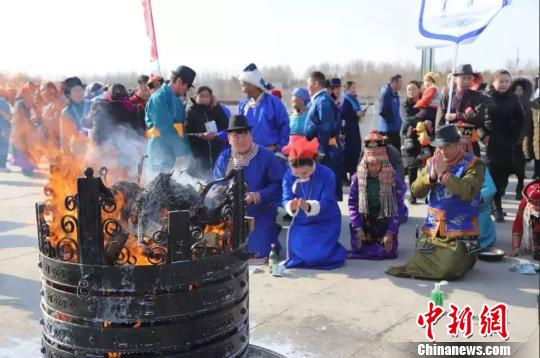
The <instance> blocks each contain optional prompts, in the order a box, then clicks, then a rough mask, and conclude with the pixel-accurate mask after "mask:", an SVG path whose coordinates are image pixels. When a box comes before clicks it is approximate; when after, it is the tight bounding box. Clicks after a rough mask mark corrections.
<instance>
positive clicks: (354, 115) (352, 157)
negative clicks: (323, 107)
mask: <svg viewBox="0 0 540 358" xmlns="http://www.w3.org/2000/svg"><path fill="white" fill-rule="evenodd" d="M365 115H366V112H365V110H364V111H362V106H361V105H360V102H359V101H358V97H357V95H356V83H355V82H353V81H347V83H346V85H345V93H344V94H343V100H342V104H341V108H340V117H341V119H342V133H343V135H344V136H345V149H344V150H343V154H344V156H345V173H346V174H349V180H350V179H351V178H352V176H353V175H354V173H356V166H357V165H358V162H359V160H360V152H361V151H362V138H361V135H360V124H359V121H360V119H362V118H363V117H364V116H365Z"/></svg>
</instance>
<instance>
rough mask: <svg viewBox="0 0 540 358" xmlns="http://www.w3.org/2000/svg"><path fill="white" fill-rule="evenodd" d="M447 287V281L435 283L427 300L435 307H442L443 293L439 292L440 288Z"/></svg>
mask: <svg viewBox="0 0 540 358" xmlns="http://www.w3.org/2000/svg"><path fill="white" fill-rule="evenodd" d="M444 285H448V281H444V280H443V281H441V282H437V283H436V284H435V288H434V289H433V291H431V295H430V296H429V298H430V299H431V300H432V301H433V303H435V304H436V305H437V306H441V307H443V304H444V292H443V290H441V286H444Z"/></svg>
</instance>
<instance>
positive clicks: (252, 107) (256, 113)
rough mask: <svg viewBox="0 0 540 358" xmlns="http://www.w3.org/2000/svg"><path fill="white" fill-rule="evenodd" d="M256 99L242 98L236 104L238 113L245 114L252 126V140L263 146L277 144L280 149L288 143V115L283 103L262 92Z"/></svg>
mask: <svg viewBox="0 0 540 358" xmlns="http://www.w3.org/2000/svg"><path fill="white" fill-rule="evenodd" d="M261 96H262V97H261V98H259V99H258V100H257V101H253V100H250V99H244V100H243V101H242V102H240V103H239V104H238V113H240V114H243V115H244V116H246V119H247V121H248V123H249V125H251V126H252V127H253V129H252V130H251V133H252V134H253V141H254V142H255V143H257V144H258V145H261V146H263V147H265V148H266V147H269V146H273V145H277V147H278V150H281V148H283V147H284V146H286V145H287V143H289V134H290V129H289V115H288V114H287V109H286V108H285V105H284V104H283V103H282V102H281V100H280V99H279V98H277V97H276V96H272V95H270V94H266V93H263V94H261Z"/></svg>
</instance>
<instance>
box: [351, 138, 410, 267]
mask: <svg viewBox="0 0 540 358" xmlns="http://www.w3.org/2000/svg"><path fill="white" fill-rule="evenodd" d="M364 141H365V147H364V148H365V149H364V156H363V158H362V160H361V161H360V164H359V165H358V170H357V173H356V174H354V175H353V178H352V183H351V192H350V194H349V215H350V217H351V225H350V229H351V252H350V253H349V258H351V259H371V260H380V259H394V258H396V257H397V247H398V232H399V213H398V210H397V208H398V207H399V202H400V201H401V202H402V201H403V195H400V194H399V193H400V191H399V190H396V188H401V187H402V186H403V179H402V177H401V175H396V173H395V171H394V169H393V167H392V164H391V163H390V161H389V160H388V155H387V154H386V143H385V140H384V138H383V137H382V136H381V135H380V134H378V133H376V132H372V133H371V134H370V135H369V136H367V137H366V138H365V139H364Z"/></svg>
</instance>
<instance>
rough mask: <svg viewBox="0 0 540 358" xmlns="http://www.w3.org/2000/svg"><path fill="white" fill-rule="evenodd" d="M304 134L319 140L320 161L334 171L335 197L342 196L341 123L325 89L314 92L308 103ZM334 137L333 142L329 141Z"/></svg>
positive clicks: (336, 109) (339, 198)
mask: <svg viewBox="0 0 540 358" xmlns="http://www.w3.org/2000/svg"><path fill="white" fill-rule="evenodd" d="M307 111H308V114H307V120H306V128H305V134H306V138H307V139H308V140H312V139H313V138H317V139H318V140H319V153H320V154H322V155H324V157H323V159H322V160H321V163H322V164H323V165H326V166H327V167H328V168H330V169H331V170H332V172H334V177H335V181H336V183H335V185H334V189H335V191H336V199H337V200H338V201H341V200H342V197H343V188H342V186H341V185H342V184H341V182H342V180H343V174H344V172H343V170H344V168H343V165H344V163H343V153H342V148H341V146H340V143H339V134H340V129H341V123H340V121H339V119H338V107H337V106H336V104H335V103H334V101H333V100H332V98H331V97H330V95H329V94H328V92H326V91H320V92H319V93H316V94H315V95H314V96H313V98H312V99H311V102H310V103H309V105H308V109H307ZM332 138H334V139H335V142H336V143H335V144H332V143H330V140H331V139H332Z"/></svg>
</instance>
